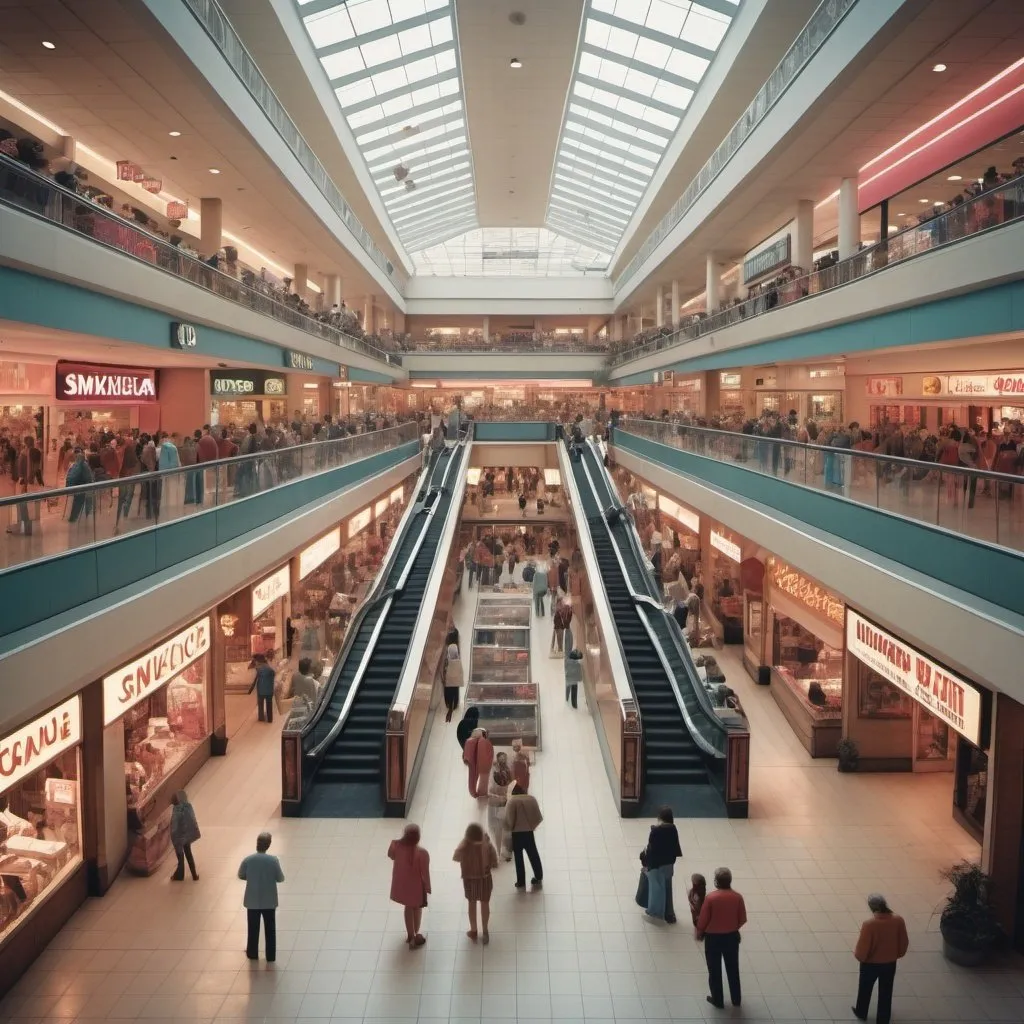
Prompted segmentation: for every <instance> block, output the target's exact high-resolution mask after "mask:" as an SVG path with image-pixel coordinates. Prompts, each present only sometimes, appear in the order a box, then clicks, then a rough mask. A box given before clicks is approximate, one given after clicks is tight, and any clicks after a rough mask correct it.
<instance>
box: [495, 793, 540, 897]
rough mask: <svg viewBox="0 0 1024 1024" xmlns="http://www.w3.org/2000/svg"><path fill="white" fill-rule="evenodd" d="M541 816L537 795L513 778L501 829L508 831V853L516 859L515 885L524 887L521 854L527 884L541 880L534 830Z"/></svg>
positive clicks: (538, 883)
mask: <svg viewBox="0 0 1024 1024" xmlns="http://www.w3.org/2000/svg"><path fill="white" fill-rule="evenodd" d="M543 820H544V816H543V815H542V814H541V813H540V805H539V804H538V803H537V798H536V797H534V796H531V795H530V794H529V793H527V792H526V790H524V789H523V788H522V786H520V785H519V783H518V782H517V783H516V784H515V785H514V786H513V787H512V792H511V794H510V796H509V798H508V802H507V803H506V804H505V822H504V824H505V829H506V830H507V831H508V832H510V833H511V834H512V856H513V857H514V858H515V862H516V888H517V889H525V888H526V865H525V864H524V862H523V856H524V854H525V856H526V857H528V858H529V859H530V867H531V869H532V870H533V877H532V878H531V879H530V885H532V886H533V887H534V888H535V889H539V888H540V887H541V885H542V884H543V882H544V867H543V865H542V864H541V862H540V854H539V853H538V852H537V840H536V838H535V837H534V834H533V833H534V832H535V831H536V830H537V827H538V826H539V825H540V823H541V822H542V821H543Z"/></svg>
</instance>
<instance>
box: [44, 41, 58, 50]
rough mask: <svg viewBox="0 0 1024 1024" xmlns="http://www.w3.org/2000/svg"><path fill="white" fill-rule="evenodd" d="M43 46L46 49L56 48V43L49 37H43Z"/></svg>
mask: <svg viewBox="0 0 1024 1024" xmlns="http://www.w3.org/2000/svg"><path fill="white" fill-rule="evenodd" d="M43 46H44V47H45V48H46V49H47V50H56V49H57V44H56V43H51V42H50V40H49V39H44V40H43Z"/></svg>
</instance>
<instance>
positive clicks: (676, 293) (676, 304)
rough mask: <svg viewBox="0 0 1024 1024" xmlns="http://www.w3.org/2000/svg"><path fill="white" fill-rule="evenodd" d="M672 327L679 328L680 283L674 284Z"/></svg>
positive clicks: (674, 282)
mask: <svg viewBox="0 0 1024 1024" xmlns="http://www.w3.org/2000/svg"><path fill="white" fill-rule="evenodd" d="M672 326H673V327H678V326H679V282H678V281H673V282H672Z"/></svg>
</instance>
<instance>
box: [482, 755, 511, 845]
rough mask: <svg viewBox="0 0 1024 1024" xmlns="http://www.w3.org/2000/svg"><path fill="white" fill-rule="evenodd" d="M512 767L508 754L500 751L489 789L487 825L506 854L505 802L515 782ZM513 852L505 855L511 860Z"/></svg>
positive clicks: (496, 758) (496, 843)
mask: <svg viewBox="0 0 1024 1024" xmlns="http://www.w3.org/2000/svg"><path fill="white" fill-rule="evenodd" d="M514 781H515V780H514V778H513V776H512V768H511V767H510V765H509V763H508V754H506V753H505V751H504V750H502V751H499V752H498V754H497V756H496V757H495V761H494V771H493V773H492V774H491V782H490V786H489V787H488V790H487V827H488V829H490V832H491V838H492V839H493V840H494V845H495V848H496V849H497V850H498V851H499V852H500V853H501V854H502V855H503V856H504V854H505V850H506V847H507V846H508V843H507V842H506V838H507V836H506V833H505V804H507V803H508V790H509V786H511V785H512V783H513V782H514ZM510 858H511V854H509V855H508V856H507V857H505V860H509V859H510Z"/></svg>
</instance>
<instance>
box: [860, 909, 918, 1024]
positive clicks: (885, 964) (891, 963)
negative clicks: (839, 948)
mask: <svg viewBox="0 0 1024 1024" xmlns="http://www.w3.org/2000/svg"><path fill="white" fill-rule="evenodd" d="M868 907H869V908H870V910H871V917H870V918H869V919H868V920H867V921H865V922H864V923H863V924H862V925H861V926H860V935H859V936H858V938H857V946H856V948H855V949H854V951H853V955H854V956H855V957H856V958H857V959H858V960H859V961H860V979H859V981H858V984H857V1005H856V1006H853V1007H851V1009H852V1010H853V1015H854V1016H855V1017H856V1018H857V1019H858V1020H867V1019H868V1008H869V1007H870V1005H871V992H872V990H873V989H874V987H875V982H876V981H877V982H878V1008H877V1009H876V1010H875V1020H876V1021H877V1022H878V1024H889V1021H890V1020H891V1019H892V986H893V981H894V980H895V978H896V961H897V960H901V959H902V958H903V957H904V956H906V953H907V950H908V949H909V948H910V939H909V938H908V937H907V924H906V922H905V921H904V920H903V918H902V917H900V915H899V914H894V913H893V912H892V910H891V909H890V908H889V904H888V903H887V902H886V899H885V897H884V896H883V895H882V894H881V893H877V892H873V893H872V894H871V895H870V896H868Z"/></svg>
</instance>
